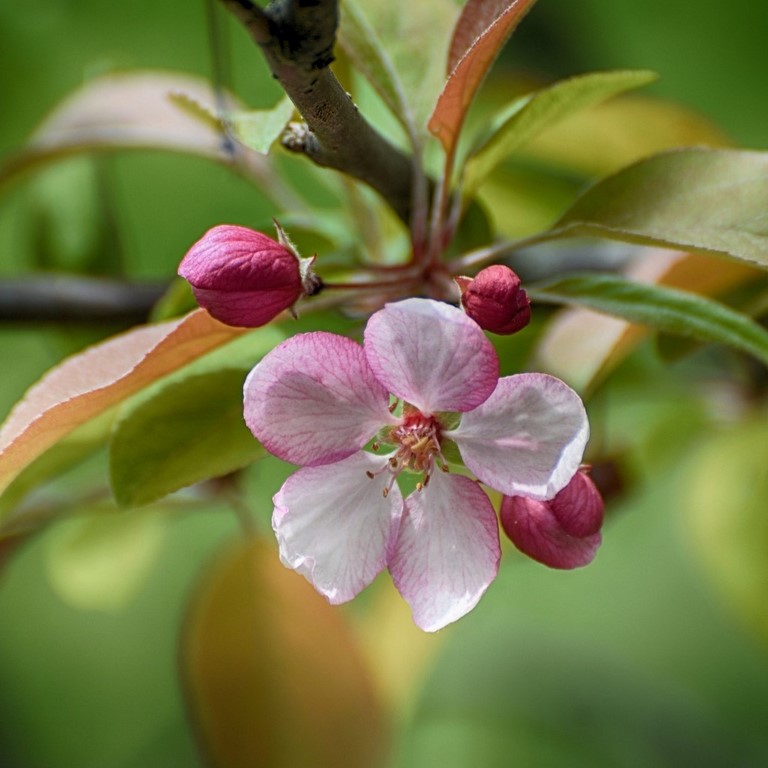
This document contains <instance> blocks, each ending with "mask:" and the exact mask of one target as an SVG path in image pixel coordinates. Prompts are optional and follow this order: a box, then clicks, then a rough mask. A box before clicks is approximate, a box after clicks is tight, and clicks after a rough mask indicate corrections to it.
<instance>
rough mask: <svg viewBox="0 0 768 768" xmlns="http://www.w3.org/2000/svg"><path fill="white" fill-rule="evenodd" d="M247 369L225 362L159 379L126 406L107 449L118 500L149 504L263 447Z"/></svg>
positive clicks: (124, 503)
mask: <svg viewBox="0 0 768 768" xmlns="http://www.w3.org/2000/svg"><path fill="white" fill-rule="evenodd" d="M254 362H255V361H254ZM247 373H248V369H247V368H246V369H241V368H234V369H223V370H219V371H216V372H211V373H204V374H198V375H195V376H190V377H188V378H185V379H183V380H182V381H177V382H174V383H172V384H169V385H168V386H164V387H160V388H159V391H154V390H156V388H154V387H153V388H152V389H153V391H151V392H148V393H146V395H145V394H144V393H142V395H140V396H139V399H138V402H132V403H131V404H130V406H128V407H127V408H126V409H124V410H123V411H122V412H121V415H120V419H119V420H118V422H117V424H116V425H115V429H114V432H113V435H112V441H111V443H110V454H109V458H110V476H111V477H110V479H111V483H112V491H113V493H114V495H115V499H116V500H117V503H118V504H120V505H121V506H126V507H129V506H138V505H142V504H148V503H149V502H151V501H155V500H156V499H159V498H161V497H162V496H165V495H167V494H168V493H172V492H173V491H177V490H179V488H184V487H185V486H187V485H192V484H193V483H196V482H199V481H200V480H205V479H207V478H210V477H218V476H220V475H224V474H227V473H229V472H233V471H234V470H236V469H240V468H241V467H244V466H246V465H247V464H250V463H251V462H252V461H254V460H255V459H257V458H259V457H260V456H263V455H264V450H263V449H262V448H261V445H260V444H259V442H258V441H257V440H256V439H255V438H254V436H253V435H252V434H251V432H250V431H249V430H248V428H247V427H246V426H245V422H244V421H243V381H244V380H245V377H246V375H247Z"/></svg>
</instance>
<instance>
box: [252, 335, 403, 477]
mask: <svg viewBox="0 0 768 768" xmlns="http://www.w3.org/2000/svg"><path fill="white" fill-rule="evenodd" d="M244 396H245V404H244V414H245V423H246V424H247V425H248V427H249V428H250V430H251V432H253V434H254V435H255V436H256V437H257V438H258V439H259V440H260V441H261V442H262V443H263V445H264V447H265V448H266V449H267V450H268V451H269V452H270V453H273V454H274V455H275V456H277V457H279V458H281V459H283V460H285V461H290V462H292V463H294V464H300V465H304V466H314V465H317V464H330V463H332V462H335V461H339V460H340V459H343V458H346V457H347V456H351V455H352V454H353V453H355V452H356V451H358V450H359V449H360V448H362V447H363V446H364V445H365V444H366V443H367V442H368V441H369V440H370V439H371V438H372V437H373V436H374V435H375V434H376V432H377V431H378V429H379V428H380V427H382V426H384V425H385V424H393V423H396V420H395V419H394V417H393V416H392V415H391V414H390V412H389V410H388V406H389V393H388V392H387V391H386V390H385V389H384V388H383V387H382V385H381V384H379V382H378V381H377V380H376V377H375V376H374V375H373V372H372V371H371V369H370V366H369V365H368V362H367V359H366V357H365V353H364V352H363V348H362V347H361V346H360V345H359V344H358V343H356V342H355V341H352V339H348V338H346V337H344V336H337V335H336V334H333V333H324V332H316V333H305V334H298V335H296V336H294V337H293V338H291V339H288V340H287V341H284V342H283V343H282V344H280V345H279V346H278V347H275V349H273V350H272V351H271V352H270V353H269V354H268V355H266V356H265V357H264V359H263V360H262V361H261V362H260V363H259V364H258V365H257V366H256V367H255V368H254V369H253V370H252V371H251V372H250V374H249V375H248V378H247V379H246V382H245V387H244Z"/></svg>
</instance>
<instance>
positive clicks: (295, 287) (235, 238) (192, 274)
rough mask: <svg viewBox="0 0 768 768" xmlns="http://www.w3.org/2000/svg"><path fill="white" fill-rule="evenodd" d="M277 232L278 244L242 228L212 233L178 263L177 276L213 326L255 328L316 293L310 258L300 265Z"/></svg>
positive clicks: (317, 283) (317, 286) (227, 227)
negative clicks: (210, 319) (186, 283)
mask: <svg viewBox="0 0 768 768" xmlns="http://www.w3.org/2000/svg"><path fill="white" fill-rule="evenodd" d="M277 227H278V237H279V239H280V242H278V241H276V240H273V239H272V238H271V237H267V236H266V235H263V234H261V232H255V231H254V230H252V229H248V228H247V227H240V226H235V225H230V224H223V225H220V226H218V227H214V228H213V229H210V230H208V232H206V233H205V234H204V235H203V237H202V238H200V240H198V241H197V242H196V243H195V244H194V245H193V246H192V247H191V248H190V249H189V251H188V253H187V255H186V256H185V257H184V258H183V259H182V262H181V264H180V265H179V274H180V275H181V276H182V277H183V278H184V279H185V280H187V281H188V282H189V284H190V285H191V286H192V291H193V292H194V294H195V299H196V300H197V303H198V304H199V305H200V306H201V307H203V308H205V309H207V310H208V312H210V314H211V315H212V316H213V317H215V318H216V319H217V320H220V321H221V322H222V323H226V324H227V325H233V326H240V327H245V328H256V327H258V326H260V325H265V324H266V323H268V322H269V321H270V320H272V319H273V318H275V317H276V316H277V315H279V314H280V313H281V312H282V311H283V310H285V309H291V308H292V307H293V305H294V304H295V303H296V302H297V301H298V300H299V299H300V298H301V297H302V296H305V295H308V296H311V295H312V294H314V293H317V291H318V290H319V289H320V285H321V283H320V279H319V278H318V277H317V276H316V275H315V274H314V273H313V272H312V268H311V266H312V262H314V257H312V258H309V259H302V258H301V257H300V256H299V255H298V253H297V252H296V249H295V248H294V247H293V246H292V245H291V243H290V241H289V240H288V239H287V237H286V236H285V234H284V233H283V231H282V229H281V228H280V226H279V225H277Z"/></svg>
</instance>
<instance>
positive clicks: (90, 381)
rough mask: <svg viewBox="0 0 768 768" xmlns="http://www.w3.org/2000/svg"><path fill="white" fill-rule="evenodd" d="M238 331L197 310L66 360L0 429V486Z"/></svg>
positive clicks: (111, 340)
mask: <svg viewBox="0 0 768 768" xmlns="http://www.w3.org/2000/svg"><path fill="white" fill-rule="evenodd" d="M243 332H244V329H241V328H230V327H229V326H226V325H223V324H222V323H219V322H218V321H217V320H214V319H213V318H212V317H211V316H210V315H209V314H208V313H207V312H205V311H204V310H196V311H195V312H192V313H191V314H189V315H186V316H185V317H182V318H180V319H178V320H172V321H169V322H166V323H158V324H157V325H147V326H141V327H139V328H135V329H134V330H132V331H128V332H127V333H124V334H121V335H119V336H116V337H114V338H112V339H108V340H107V341H105V342H102V343H101V344H97V345H95V346H93V347H90V348H89V349H86V350H85V351H84V352H80V353H78V354H76V355H73V356H72V357H70V358H68V359H67V360H65V361H64V362H63V363H61V364H60V365H58V366H57V367H55V368H53V369H52V370H50V371H49V372H48V373H47V374H46V375H45V376H44V377H43V378H42V379H41V380H40V381H39V382H38V383H37V384H35V385H34V386H33V387H32V388H31V389H30V390H29V391H28V392H27V394H26V395H25V396H24V398H23V399H22V400H21V401H20V402H19V403H18V404H17V405H16V407H15V408H14V410H13V411H11V413H10V415H9V416H8V418H7V419H6V421H5V423H4V424H3V425H2V428H0V492H2V491H3V490H4V489H5V488H6V487H7V486H8V484H9V483H10V482H11V481H12V480H13V479H14V478H15V477H16V476H17V475H18V474H19V473H20V472H21V471H22V470H23V469H24V468H25V467H26V466H28V465H29V464H30V463H31V462H32V461H34V460H35V459H36V458H37V457H38V456H40V455H41V454H42V453H43V452H44V451H45V450H46V449H48V448H49V447H50V446H52V445H53V444H54V443H56V441H57V440H59V439H60V438H61V437H63V436H64V435H67V434H69V433H70V432H71V431H72V430H73V429H75V428H76V427H78V426H79V425H81V424H84V423H85V422H86V421H88V420H90V419H92V418H93V417H94V416H98V415H99V414H101V413H104V411H106V410H107V409H109V408H110V407H112V406H113V405H115V404H117V403H119V402H120V401H122V400H124V399H125V398H126V397H128V396H129V395H132V394H133V393H134V392H137V391H138V390H140V389H142V388H143V387H145V386H147V385H148V384H150V383H151V382H153V381H155V380H156V379H159V378H160V377H162V376H165V375H166V374H168V373H170V372H171V371H174V370H176V369H177V368H180V367H182V366H183V365H186V364H187V363H189V362H190V361H192V360H194V359H196V358H198V357H200V356H201V355H204V354H205V353H206V352H210V351H211V350H212V349H215V348H216V347H218V346H221V345H222V344H224V343H226V342H227V341H230V340H232V339H234V338H235V337H237V336H239V335H241V334H242V333H243Z"/></svg>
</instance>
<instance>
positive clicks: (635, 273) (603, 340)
mask: <svg viewBox="0 0 768 768" xmlns="http://www.w3.org/2000/svg"><path fill="white" fill-rule="evenodd" d="M759 275H760V272H759V270H757V269H754V268H752V267H748V266H746V265H745V264H741V263H739V262H735V261H726V260H725V259H717V258H714V257H712V256H704V255H702V254H700V253H695V254H692V253H677V252H675V251H668V250H665V249H661V248H642V249H640V250H639V252H638V255H637V258H636V260H635V261H634V263H633V265H632V266H630V268H629V270H628V271H627V274H626V276H627V278H628V279H631V280H635V281H639V282H643V283H652V284H656V285H663V286H667V287H671V288H680V289H682V290H686V291H689V292H693V293H697V294H701V295H703V296H718V295H721V294H723V293H724V292H726V291H728V290H730V289H732V288H733V287H735V286H737V285H741V284H743V283H745V282H747V281H749V280H753V279H755V277H757V276H759ZM649 330H650V329H649V328H648V327H647V326H641V325H635V324H632V323H629V322H627V321H626V320H620V319H619V318H617V317H610V316H609V315H604V314H601V313H599V312H595V311H594V310H591V309H584V308H583V307H568V308H567V309H564V310H562V312H560V313H559V314H558V316H557V317H556V318H555V319H554V321H553V322H552V323H550V324H549V326H548V327H547V329H546V331H545V332H544V335H543V336H542V337H541V339H540V341H539V343H538V345H537V348H536V364H537V366H538V367H541V368H543V369H544V370H545V371H547V372H549V373H552V374H554V375H555V376H558V377H559V378H561V379H563V380H564V381H566V382H567V383H568V384H570V385H571V386H572V387H574V388H575V389H576V390H577V391H579V392H582V393H584V392H587V391H588V390H589V389H590V387H592V386H593V385H594V384H595V383H596V382H597V381H599V380H600V379H601V378H602V377H604V376H605V375H606V374H607V373H608V372H609V371H610V369H611V368H612V367H614V366H615V365H616V364H617V363H618V362H620V361H621V360H622V359H623V358H624V357H626V355H628V354H629V353H630V352H631V351H632V349H634V347H635V346H636V345H637V343H638V342H639V341H640V340H641V339H643V338H644V337H645V336H646V335H647V334H648V333H649Z"/></svg>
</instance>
